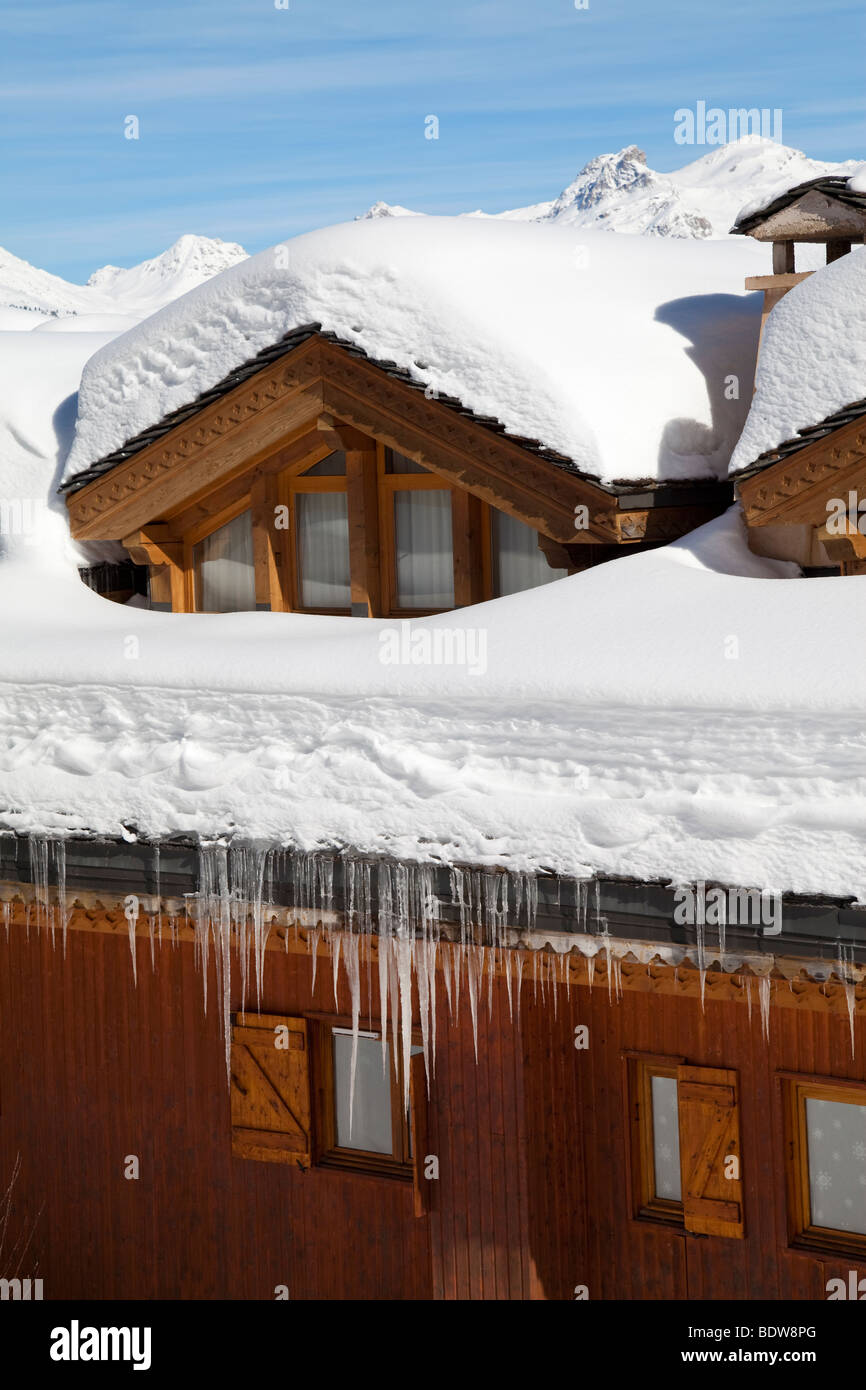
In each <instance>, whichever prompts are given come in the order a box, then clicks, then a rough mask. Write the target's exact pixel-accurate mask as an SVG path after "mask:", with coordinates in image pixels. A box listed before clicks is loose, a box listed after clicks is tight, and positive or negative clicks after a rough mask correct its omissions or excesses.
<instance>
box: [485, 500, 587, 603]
mask: <svg viewBox="0 0 866 1390" xmlns="http://www.w3.org/2000/svg"><path fill="white" fill-rule="evenodd" d="M490 515H491V543H492V548H493V591H494V593H495V594H496V596H497V597H502V595H504V594H516V593H520V592H521V591H522V590H523V589H535V588H537V587H538V585H539V584H549V583H550V581H551V580H552V579H564V578H565V576H566V575H567V574H568V570H563V569H551V567H550V565H549V564H548V563H547V558H546V556H545V554H544V552H543V551H542V550H540V549H539V546H538V532H537V531H533V529H532V527H531V526H527V525H526V524H525V522H523V521H518V520H517V519H516V517H513V516H509V515H508V513H507V512H500V511H497V510H495V509H493V508H491V514H490Z"/></svg>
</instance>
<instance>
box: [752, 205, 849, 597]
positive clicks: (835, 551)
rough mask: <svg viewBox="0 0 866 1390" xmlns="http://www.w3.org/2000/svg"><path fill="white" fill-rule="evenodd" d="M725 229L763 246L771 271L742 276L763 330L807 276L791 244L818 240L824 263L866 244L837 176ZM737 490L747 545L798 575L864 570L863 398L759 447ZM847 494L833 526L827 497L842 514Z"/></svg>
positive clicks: (815, 242)
mask: <svg viewBox="0 0 866 1390" xmlns="http://www.w3.org/2000/svg"><path fill="white" fill-rule="evenodd" d="M732 230H733V231H734V232H738V233H742V234H744V235H748V236H752V237H755V239H756V240H758V241H764V242H770V243H771V244H772V248H773V273H772V275H763V276H752V277H749V278H748V279H747V280H746V288H747V289H753V290H763V292H764V312H763V319H762V330H763V324H764V323H765V322H766V320H767V317H768V315H769V314H770V313H771V311H772V309H773V308H774V306H775V305H776V304H777V303H778V302H779V300H780V299H782V298H783V297H784V296H785V295H786V294H787V293H788V291H789V290H790V289H792V288H793V286H794V285H796V284H799V283H800V282H801V281H802V280H805V279H806V278H807V277H808V276H809V275H810V274H812V273H813V272H811V271H800V272H798V271H797V270H796V268H795V252H796V245H797V243H803V244H820V245H823V246H825V247H826V260H827V264H830V263H831V262H832V261H835V260H838V259H839V258H840V257H841V256H844V255H847V254H848V253H849V252H850V251H851V249H852V247H853V246H856V245H862V244H863V242H864V241H866V194H863V193H857V192H855V191H853V190H852V189H850V188H849V187H848V181H847V180H846V179H844V178H836V177H826V178H818V179H812V180H810V181H809V182H807V183H804V184H800V185H798V186H797V187H796V188H792V189H789V190H788V192H786V193H784V194H782V195H780V196H779V197H778V198H775V199H774V200H773V201H772V202H771V203H769V204H768V205H767V206H766V207H764V208H761V209H759V210H757V211H755V212H753V213H750V214H749V215H748V216H746V217H743V218H741V219H740V220H739V221H738V222H737V223H736V225H735V226H734V227H733V229H732ZM736 490H737V497H738V498H739V500H740V502H741V503H742V507H743V513H744V515H745V518H746V523H747V525H748V526H749V528H750V544H751V546H752V549H753V550H755V551H757V552H758V553H763V554H769V555H777V556H779V557H783V558H788V559H792V560H796V561H797V562H798V563H799V564H801V565H802V566H803V568H804V571H805V572H806V573H807V574H808V573H816V572H817V573H822V572H823V573H833V572H836V573H838V572H839V571H841V573H842V574H863V573H866V535H864V534H863V532H861V531H860V529H859V528H858V525H857V499H858V498H863V497H866V400H860V401H853V402H851V403H850V404H849V405H846V406H845V407H844V409H842V410H838V411H835V412H834V413H833V414H832V415H829V416H827V417H826V418H825V419H823V420H816V421H815V422H814V424H812V425H811V426H810V427H808V428H806V429H802V430H800V431H799V433H798V435H797V437H796V438H795V439H788V440H785V441H784V442H782V443H780V444H779V445H778V447H777V448H774V449H771V450H768V451H767V452H766V453H763V454H761V455H760V457H759V458H757V459H755V460H753V461H752V462H751V463H750V464H749V465H748V466H747V467H746V468H743V469H741V470H740V472H739V473H738V475H737V477H736ZM852 494H853V497H854V505H853V508H852V514H851V517H850V521H849V524H848V525H841V526H840V525H839V524H838V518H837V517H835V516H834V506H833V502H834V499H840V498H841V499H844V501H845V508H846V512H847V510H848V501H849V497H851V496H852ZM828 521H829V522H830V526H829V528H828Z"/></svg>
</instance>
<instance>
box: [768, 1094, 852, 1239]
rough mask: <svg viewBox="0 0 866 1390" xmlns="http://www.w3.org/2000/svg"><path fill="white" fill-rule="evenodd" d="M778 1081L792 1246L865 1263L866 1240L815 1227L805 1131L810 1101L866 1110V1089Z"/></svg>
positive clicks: (844, 1232)
mask: <svg viewBox="0 0 866 1390" xmlns="http://www.w3.org/2000/svg"><path fill="white" fill-rule="evenodd" d="M777 1077H778V1080H779V1083H780V1085H781V1089H782V1113H783V1125H784V1130H783V1133H784V1143H785V1188H786V1206H787V1215H788V1244H789V1247H790V1248H791V1249H793V1250H807V1251H809V1253H810V1254H813V1255H820V1254H823V1255H827V1256H831V1257H840V1256H844V1257H848V1258H851V1259H856V1260H860V1261H866V1235H860V1234H858V1233H857V1232H855V1231H840V1230H837V1229H836V1228H835V1227H831V1226H814V1225H813V1224H812V1193H811V1188H810V1184H809V1140H808V1134H807V1132H806V1101H807V1100H829V1101H835V1102H837V1103H838V1104H843V1105H861V1106H866V1084H864V1083H862V1082H858V1081H847V1080H835V1079H833V1078H831V1077H822V1076H814V1075H804V1074H802V1073H797V1072H778V1073H777ZM855 1097H856V1099H855Z"/></svg>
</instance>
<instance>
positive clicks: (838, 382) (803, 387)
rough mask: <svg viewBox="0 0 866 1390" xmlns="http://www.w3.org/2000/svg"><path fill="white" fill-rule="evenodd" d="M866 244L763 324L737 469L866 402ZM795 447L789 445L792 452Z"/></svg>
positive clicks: (802, 287) (795, 292)
mask: <svg viewBox="0 0 866 1390" xmlns="http://www.w3.org/2000/svg"><path fill="white" fill-rule="evenodd" d="M864 398H866V248H864V247H855V248H854V249H853V250H852V251H851V252H849V254H848V255H846V256H841V257H840V258H839V259H838V260H836V261H833V262H832V263H831V264H830V265H827V266H823V267H822V268H821V269H820V270H817V271H815V272H814V274H812V275H810V276H809V278H808V279H807V280H803V281H801V282H800V284H799V285H796V286H795V287H794V288H793V289H791V290H789V291H788V293H787V294H786V295H785V297H784V298H783V299H781V300H780V301H779V303H778V304H777V305H776V307H775V308H774V309H773V311H772V313H771V314H770V317H769V318H768V320H767V323H766V326H765V328H764V336H763V339H762V342H761V356H760V359H759V362H758V372H757V379H756V387H755V395H754V398H753V400H752V405H751V409H750V410H749V416H748V419H747V421H746V424H745V428H744V429H743V433H742V435H741V437H740V439H739V442H738V443H737V447H736V449H735V450H734V452H733V455H732V457H731V472H732V473H740V472H741V471H742V470H743V469H744V468H748V467H749V466H750V465H751V464H753V463H754V462H755V461H756V460H757V459H758V458H759V457H760V456H761V455H762V454H766V453H769V452H771V451H774V450H776V449H777V448H778V447H779V446H780V445H783V444H786V443H787V442H789V441H794V440H796V444H797V446H799V445H801V444H803V443H807V442H808V440H807V439H802V438H799V437H798V431H801V430H809V429H810V428H811V427H813V426H816V425H819V424H820V423H821V422H823V421H826V420H827V417H828V416H832V415H834V414H835V413H836V412H838V411H841V410H844V409H845V408H846V407H849V406H852V407H853V406H855V405H859V406H863V407H864V408H866V401H864ZM788 451H789V450H786V452H788Z"/></svg>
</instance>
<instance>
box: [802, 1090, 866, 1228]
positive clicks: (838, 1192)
mask: <svg viewBox="0 0 866 1390" xmlns="http://www.w3.org/2000/svg"><path fill="white" fill-rule="evenodd" d="M806 1130H807V1133H808V1144H809V1197H810V1202H811V1207H812V1225H813V1226H829V1227H830V1228H831V1229H832V1230H836V1231H854V1232H856V1233H857V1234H858V1235H861V1236H862V1235H866V1105H846V1104H845V1103H844V1102H842V1101H835V1100H810V1099H808V1097H807V1099H806Z"/></svg>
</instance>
